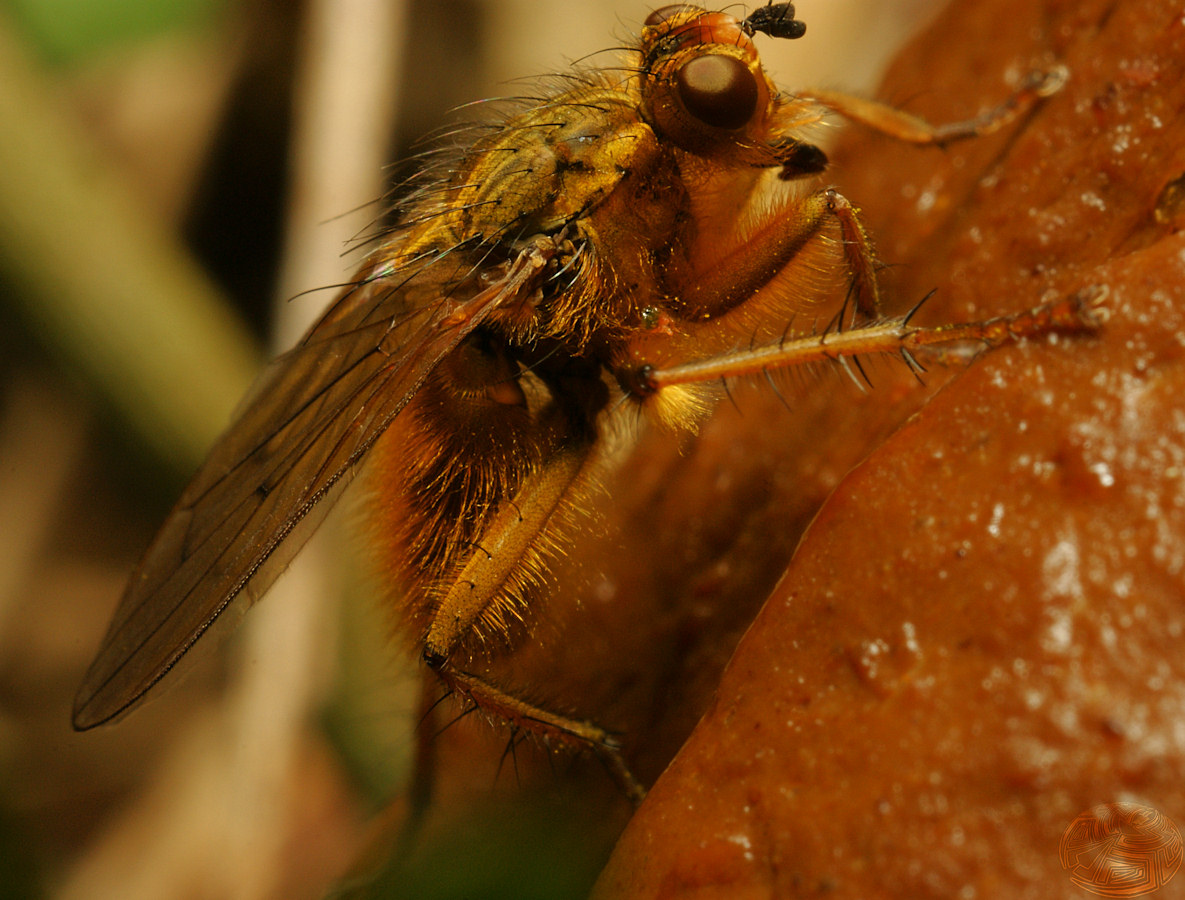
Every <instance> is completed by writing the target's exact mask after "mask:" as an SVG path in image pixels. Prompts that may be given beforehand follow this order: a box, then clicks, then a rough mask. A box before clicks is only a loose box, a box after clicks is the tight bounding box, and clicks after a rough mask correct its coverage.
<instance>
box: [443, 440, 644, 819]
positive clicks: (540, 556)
mask: <svg viewBox="0 0 1185 900" xmlns="http://www.w3.org/2000/svg"><path fill="white" fill-rule="evenodd" d="M599 462H600V455H599V454H598V453H597V452H596V450H594V449H592V446H591V445H588V444H578V445H577V446H573V447H568V448H562V449H560V450H558V451H557V452H556V453H554V454H552V455H551V456H549V457H548V458H547V459H546V460H544V461H543V462H542V463H541V464H540V466H539V469H538V471H536V472H535V473H534V474H532V475H529V476H528V477H527V478H526V479H525V480H524V482H523V484H522V485H521V487H520V488H519V490H518V491H517V492H516V494H515V496H514V498H513V500H512V501H511V502H507V503H504V504H503V506H502V508H501V510H500V511H499V512H498V514H497V515H496V516H495V517H494V519H493V520H492V521H491V522H490V524H489V525H488V526H487V527H486V528H485V529H484V530H483V532H482V534H481V537H480V539H479V540H478V542H477V545H476V546H475V547H474V549H473V552H472V553H471V554H470V555H469V557H468V559H467V560H466V561H465V562H464V564H463V566H462V568H461V571H460V572H459V573H458V574H457V575H456V577H455V578H454V579H453V581H452V584H451V585H450V586H449V587H448V589H447V590H446V591H445V593H444V596H443V598H442V599H441V601H440V602H439V604H438V605H437V607H436V609H435V610H434V612H433V613H432V615H431V618H430V620H429V625H428V632H427V634H426V635H425V638H424V649H423V658H424V661H425V662H426V663H427V664H428V666H429V667H430V668H431V669H432V670H433V671H434V672H435V673H436V675H437V676H438V677H439V678H440V680H441V681H442V682H443V683H444V684H445V686H446V687H447V688H448V689H449V690H450V691H451V692H452V693H454V694H455V695H457V696H458V697H460V698H461V699H463V700H465V701H468V702H469V703H471V704H472V705H473V706H474V707H476V708H477V709H479V710H482V711H484V712H486V713H488V714H490V715H491V716H493V717H495V718H497V719H501V720H503V721H505V722H507V723H509V724H510V725H512V726H514V727H515V728H518V729H521V730H525V731H527V732H529V733H531V734H534V735H537V736H538V737H541V738H543V739H544V741H545V742H547V743H548V744H551V745H561V746H563V745H566V746H569V747H572V748H575V749H591V750H593V751H594V752H595V753H596V754H597V755H598V756H599V757H600V758H601V759H602V760H603V761H604V763H605V765H606V766H607V768H608V769H609V771H610V773H611V774H612V775H613V777H614V778H615V779H616V780H617V781H618V783H619V784H620V785H621V787H622V789H623V790H624V791H625V793H626V794H627V796H629V798H630V799H631V800H633V801H634V802H640V801H641V799H642V797H643V796H644V795H645V790H644V789H643V788H642V786H641V785H640V784H639V783H638V781H637V780H636V779H635V778H634V777H633V775H632V774H631V773H630V770H629V767H628V766H627V765H626V763H625V760H624V758H623V757H622V755H621V749H620V747H619V745H618V744H617V742H616V741H615V740H614V739H613V737H612V736H611V735H610V734H609V733H608V732H607V731H605V730H604V729H603V728H600V727H598V726H596V725H594V724H592V723H591V722H585V721H582V720H579V719H575V718H572V717H570V716H565V715H563V714H560V713H556V712H554V711H552V710H548V709H545V708H544V707H542V706H540V705H537V704H535V703H532V702H528V701H526V700H523V699H521V698H520V697H517V696H515V695H514V694H513V693H511V692H510V691H508V690H505V689H503V688H501V687H499V686H497V685H495V684H494V683H492V682H491V681H490V680H489V679H488V678H486V677H484V676H481V675H477V674H475V673H473V672H470V671H468V670H467V669H466V668H465V665H464V664H463V663H459V662H457V661H456V657H458V656H461V655H462V654H461V650H462V647H464V646H466V645H467V644H468V643H470V642H471V641H472V639H473V638H475V636H476V635H477V634H478V633H479V631H481V630H483V629H484V630H485V631H489V630H491V629H492V630H495V631H498V630H505V623H506V620H507V619H508V618H510V617H517V616H519V615H521V614H522V613H521V610H519V609H518V608H517V606H516V604H518V603H520V602H521V599H516V597H518V598H521V595H522V594H523V593H524V592H525V591H526V590H528V589H529V587H528V586H529V584H530V583H532V582H534V581H537V580H538V578H539V575H540V573H541V572H542V571H543V570H545V569H546V567H547V565H548V562H547V560H546V559H545V558H544V556H545V550H544V548H545V547H547V546H548V545H549V544H551V543H552V542H553V541H554V539H555V533H554V532H555V529H556V528H558V527H562V526H561V524H560V523H561V521H562V520H563V519H564V518H565V517H566V516H567V515H570V514H571V507H572V506H574V505H578V504H579V503H580V501H581V499H582V498H583V497H584V495H585V493H586V491H587V485H588V483H589V481H590V480H591V479H592V478H593V477H594V470H595V469H596V467H597V466H598V465H599Z"/></svg>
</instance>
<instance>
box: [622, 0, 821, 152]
mask: <svg viewBox="0 0 1185 900" xmlns="http://www.w3.org/2000/svg"><path fill="white" fill-rule="evenodd" d="M757 32H763V33H767V34H770V35H772V36H774V37H782V38H791V39H793V38H798V37H801V36H802V35H803V34H804V33H805V32H806V26H805V25H804V24H803V23H802V22H800V21H798V20H797V19H795V18H794V7H793V6H792V5H791V4H789V3H778V4H771V5H768V6H764V7H761V8H759V9H758V10H757V11H755V12H754V13H753V14H751V15H750V16H748V17H747V18H744V19H738V18H736V17H735V16H733V15H730V14H728V13H724V12H709V11H707V10H705V9H702V8H700V7H698V6H692V5H690V4H675V5H671V6H664V7H662V8H661V9H658V10H655V11H654V12H653V13H651V14H650V16H649V17H648V18H647V19H646V22H645V25H644V27H643V29H642V42H641V48H640V52H641V68H642V73H643V78H642V85H641V97H642V115H643V116H644V117H645V119H646V120H647V122H648V123H649V124H650V125H651V127H652V128H653V129H654V130H655V132H656V133H657V134H658V135H660V137H661V138H662V139H663V140H665V141H668V142H670V144H672V145H674V146H675V147H677V148H679V149H680V150H682V151H685V152H686V153H690V154H693V155H695V156H697V157H701V158H704V159H709V160H714V161H717V162H720V161H723V160H729V161H732V162H734V163H735V162H742V164H743V165H745V166H756V167H759V168H764V167H772V166H776V165H780V164H781V162H782V161H781V159H780V158H779V155H778V152H777V148H776V141H772V140H771V135H772V130H771V129H772V123H773V122H774V121H775V120H776V118H777V116H778V110H779V106H780V105H781V103H782V100H781V99H780V98H779V94H778V90H777V88H776V87H775V85H774V84H773V82H772V81H771V80H770V78H769V76H768V75H767V74H766V73H765V70H764V69H763V68H762V65H761V59H760V57H759V55H758V53H757V47H756V46H755V45H754V43H753V40H752V38H753V36H754V34H756V33H757Z"/></svg>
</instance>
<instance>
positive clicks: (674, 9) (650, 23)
mask: <svg viewBox="0 0 1185 900" xmlns="http://www.w3.org/2000/svg"><path fill="white" fill-rule="evenodd" d="M685 9H687V4H686V3H672V4H670V5H668V6H660V7H659V8H658V9H656V10H655V11H654V12H652V13H651V14H650V15H648V16H647V17H646V21H645V23H643V24H645V26H646V27H647V28H653V27H654V26H655V25H661V24H662V23H663V22H665V21H666V20H667V19H669V18H670V17H671V16H673V15H675V13H679V12H682V11H683V10H685Z"/></svg>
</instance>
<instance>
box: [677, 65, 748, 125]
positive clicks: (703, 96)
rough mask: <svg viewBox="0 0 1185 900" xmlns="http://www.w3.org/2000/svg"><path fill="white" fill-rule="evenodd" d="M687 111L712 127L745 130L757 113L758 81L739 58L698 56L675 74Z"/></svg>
mask: <svg viewBox="0 0 1185 900" xmlns="http://www.w3.org/2000/svg"><path fill="white" fill-rule="evenodd" d="M675 84H676V86H677V88H678V91H679V99H680V100H682V101H683V106H684V107H685V108H686V110H687V111H688V112H689V113H691V114H692V115H693V116H695V117H696V118H697V119H699V120H700V121H701V122H703V123H704V124H705V125H711V126H712V127H713V128H727V129H736V128H741V127H743V126H744V125H745V124H746V123H748V121H749V120H750V119H751V118H752V117H753V113H754V112H756V111H757V80H756V79H755V78H754V77H753V73H752V72H750V71H749V67H748V66H746V65H745V64H744V63H743V62H741V61H740V60H739V59H736V58H735V57H732V56H721V55H719V54H713V55H710V56H699V57H696V58H695V59H692V60H690V61H689V62H687V63H685V64H684V65H683V66H682V67H680V69H679V71H678V72H677V73H676V75H675Z"/></svg>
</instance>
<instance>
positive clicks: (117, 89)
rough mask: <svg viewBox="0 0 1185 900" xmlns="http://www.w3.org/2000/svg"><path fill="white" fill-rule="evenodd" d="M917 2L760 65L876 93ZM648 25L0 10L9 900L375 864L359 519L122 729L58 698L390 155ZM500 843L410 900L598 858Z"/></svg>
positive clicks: (2, 699) (46, 6)
mask: <svg viewBox="0 0 1185 900" xmlns="http://www.w3.org/2000/svg"><path fill="white" fill-rule="evenodd" d="M938 5H939V0H893V2H884V0H880V2H871V0H803V2H802V3H799V4H798V15H799V17H801V18H802V19H804V20H805V21H806V22H807V23H808V29H809V30H808V37H807V39H806V40H804V41H800V42H795V43H793V44H791V43H789V42H780V43H779V42H773V41H769V40H766V41H764V43H763V44H762V54H763V57H765V58H766V59H767V64H768V67H769V68H770V69H771V71H772V73H773V75H774V77H775V80H776V81H777V82H778V83H779V84H780V85H782V86H783V87H785V88H788V89H793V88H795V87H797V86H808V85H819V86H825V87H829V88H842V89H846V90H850V91H854V92H869V93H870V92H872V91H874V89H875V84H876V80H877V77H878V75H879V72H880V71H881V69H882V68H883V66H884V65H885V64H886V63H887V61H888V60H889V59H890V58H891V56H892V54H893V52H894V51H895V50H896V49H897V47H899V46H900V44H901V42H902V41H903V40H904V39H905V38H906V37H907V36H908V35H909V34H910V33H911V32H913V31H914V30H916V29H917V28H919V27H920V26H921V25H923V24H924V23H925V21H926V20H927V19H928V17H929V15H930V14H931V13H932V12H933V10H934V9H935V8H936V7H937V6H938ZM648 12H649V6H648V5H647V4H645V3H642V2H638V0H615V2H609V0H604V2H598V0H564V2H554V0H552V2H542V0H497V2H494V0H436V2H429V0H415V2H411V0H409V2H398V0H339V2H333V3H331V2H329V0H306V2H300V0H151V2H149V0H0V123H3V124H2V125H0V898H9V897H12V898H18V897H19V898H26V897H29V898H34V897H62V898H104V897H120V898H124V900H127V898H141V897H142V898H154V900H158V898H162V897H170V898H172V897H185V898H207V897H208V898H220V897H242V898H263V897H285V898H296V897H306V896H307V897H318V896H322V895H324V893H325V892H326V890H328V889H329V887H330V886H331V885H332V884H334V883H336V882H338V880H339V879H340V878H341V876H342V874H343V873H344V872H346V871H348V870H349V869H350V867H351V866H352V864H354V862H355V861H356V860H357V859H358V858H359V856H360V855H364V854H365V850H366V847H367V846H368V844H369V843H370V842H371V840H372V839H373V838H372V835H373V832H374V831H375V829H376V828H377V827H379V826H378V825H376V821H378V822H380V823H381V813H380V811H381V810H382V809H383V807H384V803H385V802H386V801H387V800H389V799H390V798H392V797H395V796H397V795H398V792H399V788H400V784H401V780H402V778H403V777H404V776H405V774H406V769H407V764H408V763H407V761H408V759H409V755H410V752H411V746H412V728H413V726H414V723H415V713H414V706H415V702H416V700H415V698H416V677H415V673H414V669H411V668H409V667H408V665H407V663H406V662H405V661H401V659H400V657H399V651H398V650H397V648H395V647H392V646H389V645H388V641H387V639H386V630H385V627H384V626H383V625H379V624H376V623H378V622H380V621H381V620H380V619H379V618H378V617H376V616H375V614H374V610H373V609H371V608H370V606H369V605H368V604H367V602H366V595H367V589H366V585H365V580H364V579H360V578H358V577H356V576H352V575H351V574H350V573H351V572H352V571H353V570H354V569H355V568H356V567H355V566H354V565H352V564H350V565H346V566H342V565H331V564H327V561H330V560H332V561H340V560H342V559H345V560H352V556H351V553H350V551H349V549H348V547H349V538H348V532H349V522H348V515H346V516H338V517H335V518H336V519H345V520H346V521H345V522H344V523H337V522H335V523H334V526H333V527H327V528H326V529H323V530H322V532H323V533H322V535H319V536H318V540H316V541H314V542H313V544H311V545H310V547H309V550H308V552H306V553H305V554H302V556H301V558H300V560H299V562H298V564H297V565H295V566H294V567H293V571H292V572H290V574H289V575H288V576H286V577H285V578H284V579H282V580H281V582H280V583H279V584H278V585H277V586H276V588H275V589H274V590H273V592H272V594H271V595H269V601H268V602H267V603H265V604H262V605H261V606H260V607H259V608H258V609H257V610H255V611H254V612H253V614H252V615H251V616H250V617H249V618H248V623H249V624H248V626H247V627H245V628H244V629H242V630H241V632H240V633H239V634H238V635H237V636H236V637H235V639H234V641H233V642H232V643H231V644H230V645H229V646H228V647H226V648H224V650H225V652H220V653H207V654H204V656H205V657H207V658H204V659H202V660H201V661H200V662H199V663H198V664H197V665H196V666H195V667H194V670H193V671H192V672H191V673H190V675H189V677H188V678H187V679H186V680H185V681H183V682H182V683H180V684H179V685H176V686H174V687H173V688H172V689H171V690H167V691H164V692H163V696H162V697H160V698H157V699H156V700H154V701H153V702H149V703H148V704H146V705H145V706H144V708H143V709H141V710H138V711H137V712H136V714H135V715H133V716H130V717H129V718H128V719H127V720H126V721H123V722H121V723H119V724H117V725H115V726H112V727H107V728H102V729H99V730H97V731H96V732H92V733H87V734H82V735H77V734H74V733H73V732H72V731H71V729H70V725H69V718H70V704H71V700H72V697H73V693H74V690H75V688H76V686H77V684H78V682H79V680H80V679H81V677H82V674H83V672H84V671H85V668H86V666H87V664H88V663H89V661H90V658H91V656H92V654H93V652H94V651H95V649H96V648H97V645H98V643H99V641H100V639H101V637H102V634H103V631H104V629H105V627H106V623H107V620H108V618H109V616H110V614H111V612H112V611H113V609H114V607H115V604H116V602H117V600H118V597H119V594H120V592H121V590H122V586H123V583H124V581H125V580H126V578H127V576H128V574H129V572H130V571H131V569H132V567H133V566H134V565H135V562H136V560H137V559H138V557H139V554H140V553H141V552H142V550H143V549H144V547H145V546H146V545H147V543H148V541H149V540H150V539H151V537H152V534H153V533H154V531H155V528H156V526H157V525H158V524H159V522H160V520H161V519H162V517H163V516H164V514H165V512H166V511H167V509H168V507H169V505H170V504H171V503H172V501H173V499H174V498H175V496H176V494H177V492H178V491H179V490H180V488H181V486H182V485H183V482H184V479H185V478H186V476H187V475H188V474H189V473H190V472H191V471H192V469H193V468H194V467H195V466H196V465H197V463H198V462H199V461H200V460H201V458H202V456H203V454H204V452H205V448H206V447H207V446H208V445H209V443H210V442H211V441H212V440H213V439H214V437H215V436H216V435H217V434H218V432H219V431H220V430H221V429H222V427H224V425H225V424H226V423H227V421H228V419H229V416H230V415H231V413H232V411H233V410H234V408H235V405H236V404H237V402H238V400H239V398H240V396H241V395H242V393H243V391H245V390H246V389H247V387H248V386H249V384H250V382H251V380H252V378H253V377H254V375H255V373H256V372H257V371H258V368H259V366H260V365H261V364H262V362H263V361H264V360H265V359H266V358H267V357H268V356H269V355H270V354H271V353H273V352H274V351H275V350H277V349H279V348H283V347H285V346H287V345H289V344H291V343H292V341H293V340H294V339H295V338H296V337H297V336H298V335H299V334H300V332H301V331H302V330H303V329H304V328H305V327H306V326H307V324H308V322H309V321H310V320H311V318H313V317H314V316H315V315H316V313H317V311H318V310H319V309H320V308H321V307H322V306H323V305H324V303H326V302H328V300H330V299H331V298H332V296H333V291H332V290H316V289H317V288H322V287H324V286H327V285H333V284H336V283H340V282H341V281H342V279H343V278H345V277H348V275H349V272H350V270H351V268H352V267H353V266H354V265H355V264H356V262H357V260H356V258H355V257H352V256H351V255H350V254H349V253H348V252H347V249H348V247H349V245H350V243H351V241H353V240H355V239H356V238H358V237H359V236H360V235H364V234H365V233H366V231H367V229H368V228H369V227H370V226H371V225H372V224H373V223H374V222H375V221H376V219H378V218H379V217H381V215H382V213H383V210H384V209H385V201H384V202H379V201H378V199H377V198H381V197H383V196H384V195H386V194H387V193H388V192H389V191H390V190H391V188H392V185H393V184H394V183H396V182H397V181H398V177H399V173H400V171H406V170H400V169H399V167H398V166H395V167H392V166H391V165H390V163H392V161H395V160H398V159H400V158H402V157H405V156H407V155H409V153H411V152H414V150H413V149H412V148H413V144H414V142H415V140H416V139H417V138H419V137H421V136H423V135H424V134H426V133H428V132H430V131H432V130H433V129H436V128H438V127H440V126H441V125H442V124H443V123H444V122H445V121H446V113H447V111H448V110H450V109H451V108H453V107H457V106H460V105H463V104H466V103H470V102H472V101H475V100H479V99H481V98H484V97H489V96H498V95H514V94H521V93H526V92H529V89H530V84H531V82H530V81H529V78H530V76H533V75H538V74H541V73H548V72H554V71H561V70H564V69H566V68H568V67H569V66H570V64H571V63H572V61H573V60H581V59H584V58H585V57H587V56H589V55H590V54H595V53H597V52H598V51H602V50H606V49H607V48H612V47H614V46H617V45H620V44H622V43H628V42H629V41H630V35H631V34H633V33H634V32H635V31H636V30H637V29H638V27H639V26H640V23H641V20H642V19H643V18H644V17H645V16H646V14H647V13H648ZM600 59H602V60H606V61H611V59H612V57H604V56H602V57H600ZM595 61H596V59H595V58H594V59H593V60H592V61H591V62H595ZM523 78H527V79H528V81H527V82H526V86H525V87H524V84H523V83H517V84H516V83H514V80H515V79H523ZM338 524H343V525H344V526H345V527H341V528H339V527H336V526H337V525H338ZM343 569H344V570H345V571H344V574H343ZM500 831H501V834H500V837H501V839H502V845H500V846H496V847H494V849H492V850H491V851H490V852H491V853H492V854H493V855H494V857H495V858H496V862H492V863H490V864H489V865H478V864H477V863H476V862H475V863H474V865H473V866H471V867H469V868H473V869H482V870H484V871H483V872H482V874H483V875H484V876H487V877H488V879H489V884H487V885H485V886H478V883H477V882H466V881H464V880H462V881H460V882H456V883H454V882H455V879H452V878H451V876H452V875H456V874H457V873H455V872H453V873H450V877H445V872H444V869H445V868H447V863H442V862H441V859H447V858H448V857H447V856H446V857H441V858H438V859H436V862H435V863H425V865H438V866H439V867H440V868H438V869H436V870H435V871H436V873H437V874H435V875H433V876H431V877H426V880H425V881H423V882H414V885H415V886H414V888H413V887H412V886H411V885H412V884H413V881H412V880H410V876H409V880H407V881H406V882H405V886H406V890H407V895H409V896H410V895H413V894H414V895H415V896H429V895H430V891H429V887H428V886H426V885H429V886H430V887H431V889H432V890H433V891H435V893H432V894H431V895H432V896H505V895H506V894H505V892H504V889H503V887H504V885H505V884H506V883H508V882H507V881H505V880H504V881H502V882H499V881H498V879H500V878H501V879H510V882H511V883H514V884H516V885H517V888H516V892H515V895H517V896H528V895H531V891H532V890H534V891H536V894H535V895H538V896H562V895H564V894H565V892H567V893H568V894H570V895H574V896H579V895H580V894H581V893H582V892H583V891H584V890H585V889H586V888H587V884H588V879H589V878H590V877H592V875H593V874H595V871H596V868H595V867H596V865H597V862H598V859H599V857H598V858H590V859H587V860H584V861H583V862H582V863H578V864H573V865H571V866H569V867H568V869H567V870H566V871H563V872H560V873H559V874H558V875H557V874H555V873H554V872H553V873H552V874H551V875H550V876H549V877H550V878H551V880H547V879H546V878H545V879H543V880H542V881H541V882H540V883H539V884H538V885H537V886H535V887H531V888H530V889H528V885H527V882H526V881H525V880H524V879H525V878H526V876H525V875H524V874H523V873H524V872H527V871H531V870H538V869H539V868H540V866H539V864H538V862H537V860H538V858H539V854H540V853H542V852H545V851H546V847H545V846H544V845H546V844H547V843H548V841H551V842H552V843H554V844H555V845H556V846H555V848H554V850H555V853H556V854H558V855H559V856H565V855H566V857H565V858H572V854H573V852H576V855H577V856H578V855H579V854H578V851H573V850H572V847H571V846H570V844H569V843H566V842H568V841H569V836H568V833H567V832H565V831H564V830H563V829H554V828H551V829H548V830H547V834H546V835H545V836H540V835H539V834H538V833H526V832H524V833H522V834H519V833H516V832H513V830H510V831H508V830H507V829H505V828H503V829H500ZM578 840H579V839H578V837H572V838H571V841H576V842H578ZM505 845H514V846H516V847H517V848H518V849H519V850H521V851H523V852H522V854H521V856H522V861H520V862H515V861H508V860H507V859H506V857H507V856H508V855H512V854H508V852H507V850H506V846H505ZM516 866H517V867H518V868H515V867H516ZM582 866H583V868H582ZM507 873H509V874H507ZM516 879H517V880H516ZM556 879H558V880H556ZM499 884H501V885H503V887H499ZM390 895H391V896H397V895H398V896H402V895H404V894H400V893H398V892H395V893H391V894H390Z"/></svg>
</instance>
